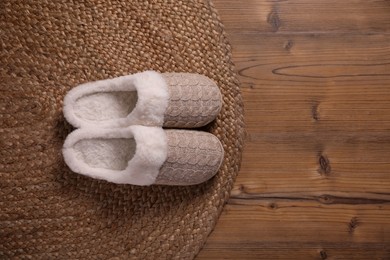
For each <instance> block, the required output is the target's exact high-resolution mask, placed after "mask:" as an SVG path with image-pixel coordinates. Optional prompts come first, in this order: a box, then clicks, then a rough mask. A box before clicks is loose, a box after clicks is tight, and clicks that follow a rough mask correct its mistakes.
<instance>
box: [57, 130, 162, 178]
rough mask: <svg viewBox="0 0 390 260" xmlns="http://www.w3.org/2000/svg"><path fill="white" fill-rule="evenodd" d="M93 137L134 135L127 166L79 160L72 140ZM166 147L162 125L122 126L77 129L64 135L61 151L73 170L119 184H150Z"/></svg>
mask: <svg viewBox="0 0 390 260" xmlns="http://www.w3.org/2000/svg"><path fill="white" fill-rule="evenodd" d="M94 138H99V139H110V138H134V140H135V143H136V149H135V154H134V156H133V157H132V158H131V159H130V161H129V162H128V165H127V167H126V169H124V170H111V169H105V168H93V167H91V166H90V165H88V164H87V163H85V162H84V161H82V160H80V159H79V158H78V157H77V156H76V151H75V149H74V146H75V144H76V143H77V142H79V141H81V140H85V139H94ZM167 149H168V143H167V138H166V134H165V132H164V130H163V129H162V128H160V127H145V126H130V127H127V128H122V129H119V128H118V129H89V128H81V129H77V130H75V131H73V132H72V133H71V134H69V135H68V137H67V138H66V140H65V143H64V146H63V149H62V152H63V155H64V159H65V162H66V164H67V165H68V166H69V168H70V169H71V170H72V171H74V172H76V173H80V174H83V175H86V176H89V177H92V178H95V179H101V180H106V181H109V182H114V183H118V184H134V185H151V184H153V183H154V182H155V180H156V177H157V175H158V173H159V169H160V168H161V166H162V165H163V163H164V162H165V160H166V159H167Z"/></svg>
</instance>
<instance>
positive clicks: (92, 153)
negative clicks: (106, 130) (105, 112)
mask: <svg viewBox="0 0 390 260" xmlns="http://www.w3.org/2000/svg"><path fill="white" fill-rule="evenodd" d="M73 149H74V152H75V156H76V159H78V160H80V161H82V162H84V163H85V164H86V165H88V166H89V167H91V168H103V169H109V170H117V171H122V170H124V169H126V167H127V166H128V163H129V161H130V160H131V159H132V158H133V157H134V154H135V151H136V142H135V140H134V139H133V138H108V139H106V138H104V139H102V138H93V139H83V140H80V141H78V142H77V143H76V144H75V145H74V146H73Z"/></svg>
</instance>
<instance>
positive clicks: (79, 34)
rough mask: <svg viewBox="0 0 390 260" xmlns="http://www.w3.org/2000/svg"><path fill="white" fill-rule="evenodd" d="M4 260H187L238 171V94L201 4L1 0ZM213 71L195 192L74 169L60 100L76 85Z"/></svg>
mask: <svg viewBox="0 0 390 260" xmlns="http://www.w3.org/2000/svg"><path fill="white" fill-rule="evenodd" d="M0 14H1V15H0V28H1V29H0V30H1V39H0V41H1V55H0V60H1V63H0V73H1V74H0V75H1V81H0V89H1V92H0V93H1V95H0V145H1V149H0V258H12V257H15V256H19V257H26V258H28V257H30V258H32V259H41V258H44V259H64V258H65V259H76V258H108V257H117V258H125V259H129V258H138V259H164V258H168V259H172V258H176V259H191V258H193V257H194V256H195V255H196V254H197V253H198V252H199V250H200V249H201V247H202V245H203V244H204V242H205V240H206V238H207V236H208V234H209V233H210V232H211V230H212V229H213V227H214V225H215V224H216V221H217V219H218V216H219V214H220V212H221V210H222V207H223V205H224V203H225V202H226V200H227V198H228V196H229V192H230V190H231V188H232V185H233V181H234V178H235V176H236V174H237V172H238V169H239V165H240V160H241V150H242V144H243V132H244V130H243V115H242V112H243V111H242V101H241V96H240V92H239V86H238V82H237V79H236V75H235V73H234V72H233V69H234V68H233V65H232V62H231V49H230V47H229V45H228V43H227V41H226V38H225V35H224V32H223V27H222V25H221V22H220V21H219V18H218V16H217V14H216V11H215V10H214V8H213V6H212V5H211V3H210V2H209V1H206V0H203V1H202V0H191V1H176V0H165V1H164V0H148V1H146V0H139V1H129V0H118V1H114V0H80V1H74V0H66V1H65V0H55V1H54V0H28V1H27V0H25V1H24V0H1V1H0ZM150 69H152V70H157V71H161V72H197V73H200V74H205V75H207V76H209V77H211V78H213V79H214V80H215V81H216V82H217V83H218V85H219V86H220V88H221V91H222V93H223V96H224V98H223V101H224V104H223V109H222V112H221V114H220V115H219V117H218V119H217V120H216V122H214V123H212V124H211V125H209V126H208V127H206V128H205V129H204V130H206V131H210V132H212V133H213V134H215V135H216V136H218V137H219V138H220V140H221V141H222V143H223V145H224V148H225V151H226V157H225V160H224V163H223V165H222V168H221V170H220V172H219V173H218V175H217V176H216V177H215V178H213V179H212V180H210V181H208V182H207V183H204V184H201V185H197V186H192V187H169V186H151V187H136V186H132V185H115V184H110V183H107V182H105V181H97V180H93V179H90V178H87V177H83V176H81V175H78V174H75V173H72V172H71V171H70V170H69V169H68V168H67V167H66V165H65V164H64V161H63V158H62V155H61V147H62V144H63V141H64V139H65V137H66V135H67V134H68V133H69V132H70V131H72V128H71V127H70V125H69V124H67V123H66V121H65V120H64V118H63V115H62V100H63V97H64V95H65V94H66V92H67V91H69V90H70V89H71V88H72V87H74V86H76V85H77V84H79V83H82V82H86V81H92V80H98V79H106V78H111V77H116V76H121V75H126V74H130V73H135V72H139V71H144V70H150Z"/></svg>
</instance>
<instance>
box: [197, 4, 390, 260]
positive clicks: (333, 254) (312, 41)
mask: <svg viewBox="0 0 390 260" xmlns="http://www.w3.org/2000/svg"><path fill="white" fill-rule="evenodd" d="M213 2H214V5H215V6H216V7H217V9H218V10H219V13H220V16H221V19H222V21H223V22H224V24H225V27H226V28H225V29H226V31H227V33H228V38H229V40H230V42H231V44H232V46H233V56H234V61H235V63H236V68H237V71H238V72H239V75H240V80H241V83H242V93H243V98H244V104H245V110H246V126H247V127H246V129H247V132H248V136H247V139H246V147H245V151H244V154H243V161H242V168H241V172H240V174H239V176H238V178H237V180H236V183H235V188H234V190H233V191H232V195H231V198H230V200H229V201H228V204H227V205H226V207H225V209H224V211H223V213H222V215H221V217H220V219H219V221H218V224H217V226H216V228H215V230H214V231H213V233H212V234H211V235H210V237H209V239H208V241H207V243H206V245H205V246H204V248H203V250H202V251H201V252H200V254H199V255H198V258H197V259H199V260H200V259H287V258H288V259H390V1H389V0H241V1H238V0H214V1H213Z"/></svg>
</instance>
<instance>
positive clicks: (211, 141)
mask: <svg viewBox="0 0 390 260" xmlns="http://www.w3.org/2000/svg"><path fill="white" fill-rule="evenodd" d="M63 155H64V159H65V162H66V164H67V165H68V166H69V168H70V169H71V170H72V171H74V172H76V173H80V174H83V175H86V176H89V177H92V178H95V179H101V180H106V181H109V182H113V183H118V184H134V185H151V184H163V185H193V184H199V183H202V182H204V181H207V180H208V179H210V178H211V177H213V176H214V175H215V174H216V173H217V171H218V169H219V167H220V165H221V163H222V160H223V155H224V150H223V147H222V144H221V143H220V141H219V140H218V138H217V137H215V136H214V135H212V134H210V133H206V132H200V131H190V130H163V129H162V128H160V127H146V126H130V127H126V128H116V129H96V128H80V129H77V130H75V131H73V132H72V133H71V134H69V135H68V137H67V138H66V140H65V143H64V146H63Z"/></svg>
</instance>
